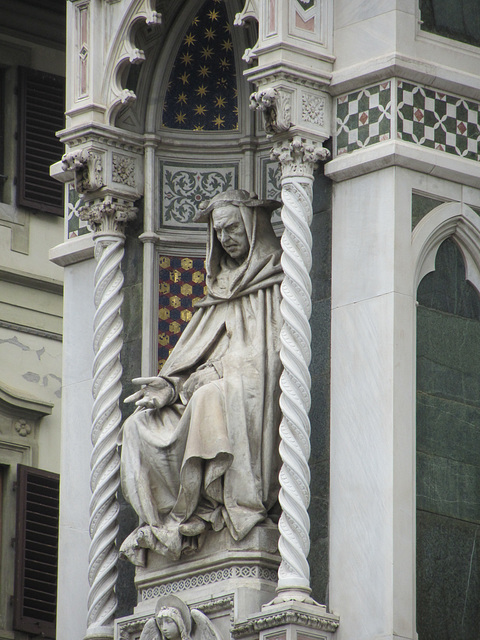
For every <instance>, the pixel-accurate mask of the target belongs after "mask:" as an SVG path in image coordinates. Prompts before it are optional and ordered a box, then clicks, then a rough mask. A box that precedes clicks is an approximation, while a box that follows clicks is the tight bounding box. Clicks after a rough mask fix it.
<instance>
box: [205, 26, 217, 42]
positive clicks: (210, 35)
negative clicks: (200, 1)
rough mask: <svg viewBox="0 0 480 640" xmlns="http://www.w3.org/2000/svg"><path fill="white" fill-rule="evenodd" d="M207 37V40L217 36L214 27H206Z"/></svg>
mask: <svg viewBox="0 0 480 640" xmlns="http://www.w3.org/2000/svg"><path fill="white" fill-rule="evenodd" d="M205 38H207V40H212V38H215V31H214V29H213V28H212V27H209V28H208V29H205Z"/></svg>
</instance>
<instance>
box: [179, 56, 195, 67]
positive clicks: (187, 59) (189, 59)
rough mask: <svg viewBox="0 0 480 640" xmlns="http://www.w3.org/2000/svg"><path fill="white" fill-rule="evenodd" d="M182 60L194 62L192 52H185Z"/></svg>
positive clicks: (184, 62) (185, 62)
mask: <svg viewBox="0 0 480 640" xmlns="http://www.w3.org/2000/svg"><path fill="white" fill-rule="evenodd" d="M180 60H181V61H182V62H183V64H185V65H186V64H192V54H191V53H184V54H183V56H181V58H180Z"/></svg>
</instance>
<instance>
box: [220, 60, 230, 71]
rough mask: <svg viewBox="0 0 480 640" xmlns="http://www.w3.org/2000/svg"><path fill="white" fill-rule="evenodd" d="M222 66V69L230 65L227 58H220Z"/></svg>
mask: <svg viewBox="0 0 480 640" xmlns="http://www.w3.org/2000/svg"><path fill="white" fill-rule="evenodd" d="M220 66H221V67H222V69H226V68H227V67H229V66H230V62H229V61H228V60H227V59H226V58H222V59H221V60H220Z"/></svg>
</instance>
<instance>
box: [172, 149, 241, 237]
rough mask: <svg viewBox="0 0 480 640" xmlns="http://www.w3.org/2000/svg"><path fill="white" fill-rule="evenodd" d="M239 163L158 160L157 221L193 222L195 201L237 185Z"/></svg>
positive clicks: (197, 201)
mask: <svg viewBox="0 0 480 640" xmlns="http://www.w3.org/2000/svg"><path fill="white" fill-rule="evenodd" d="M237 182H238V166H237V165H233V164H232V165H227V166H215V167H213V166H206V165H205V164H202V165H189V164H185V163H175V162H164V161H161V162H160V194H161V198H160V224H161V226H162V227H178V226H184V225H185V224H195V223H194V222H193V219H194V217H195V214H196V213H197V212H198V205H199V204H200V202H202V201H203V200H208V199H209V198H213V196H215V195H216V194H217V193H221V192H222V191H225V190H226V189H232V188H236V187H237Z"/></svg>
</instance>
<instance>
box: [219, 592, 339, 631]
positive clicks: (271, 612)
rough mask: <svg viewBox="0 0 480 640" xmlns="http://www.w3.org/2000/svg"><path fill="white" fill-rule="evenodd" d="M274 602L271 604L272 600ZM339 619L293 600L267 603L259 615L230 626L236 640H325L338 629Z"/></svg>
mask: <svg viewBox="0 0 480 640" xmlns="http://www.w3.org/2000/svg"><path fill="white" fill-rule="evenodd" d="M273 602H275V601H273ZM339 622H340V620H339V618H338V617H337V616H335V615H333V614H332V613H328V612H327V610H326V607H325V606H324V605H319V604H309V603H306V602H300V601H293V600H290V601H289V602H280V603H278V604H273V603H272V604H268V605H264V606H263V607H262V610H261V612H260V613H256V614H254V615H251V616H248V618H247V619H246V620H245V621H242V622H239V623H237V624H234V625H233V626H232V638H234V639H235V640H239V639H240V638H241V639H242V640H243V639H245V640H307V639H308V640H310V639H311V640H328V639H329V638H333V634H334V633H335V631H336V630H337V628H338V625H339Z"/></svg>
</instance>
